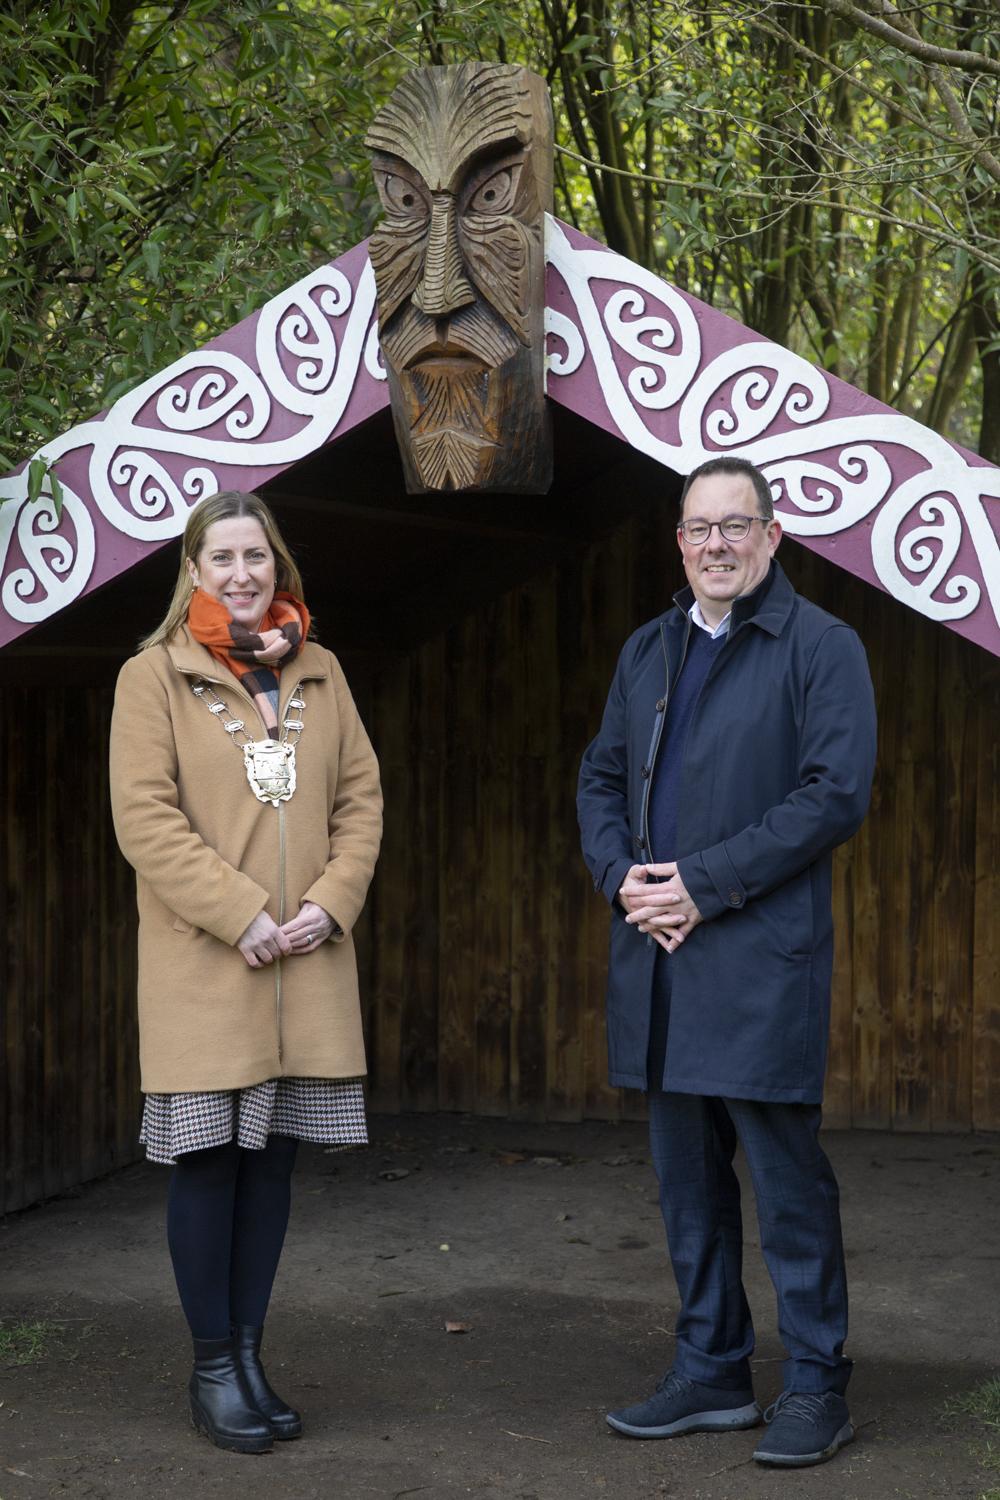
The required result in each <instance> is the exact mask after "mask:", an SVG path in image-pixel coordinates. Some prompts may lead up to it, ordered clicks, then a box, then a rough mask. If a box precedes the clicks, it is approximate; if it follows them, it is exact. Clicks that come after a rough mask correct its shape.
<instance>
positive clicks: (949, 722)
mask: <svg viewBox="0 0 1000 1500" xmlns="http://www.w3.org/2000/svg"><path fill="white" fill-rule="evenodd" d="M935 638H936V644H937V655H938V661H939V667H938V681H939V683H940V685H941V691H940V692H939V694H938V695H937V697H936V698H935V699H932V700H931V702H940V703H941V704H942V709H943V711H942V712H940V713H938V714H937V715H935V718H936V721H937V723H936V730H937V733H936V745H937V755H936V768H937V778H936V782H937V787H936V795H935V798H934V802H933V804H932V808H933V816H934V817H935V820H936V824H937V840H936V847H935V851H934V852H935V860H934V865H935V879H934V899H933V901H932V902H931V903H930V905H929V908H928V909H929V912H930V914H931V918H932V921H933V923H934V1010H933V1014H934V1046H933V1051H932V1068H931V1120H932V1124H933V1127H934V1129H935V1130H936V1131H940V1130H968V1129H969V1128H970V1127H971V1125H972V948H973V931H974V911H975V903H974V900H970V893H971V892H972V891H973V889H974V879H975V868H976V859H975V827H976V799H975V786H976V766H975V754H976V750H977V748H978V745H977V740H976V726H975V719H974V715H973V703H972V698H973V690H974V689H973V682H974V679H975V678H977V677H978V676H979V675H980V672H981V662H982V657H981V653H980V652H979V650H978V649H977V648H976V647H974V646H967V645H966V644H965V643H964V642H962V641H960V640H959V639H958V637H956V636H953V635H952V634H951V633H950V632H949V631H944V630H940V629H938V630H937V631H936V632H935ZM928 706H929V705H928Z"/></svg>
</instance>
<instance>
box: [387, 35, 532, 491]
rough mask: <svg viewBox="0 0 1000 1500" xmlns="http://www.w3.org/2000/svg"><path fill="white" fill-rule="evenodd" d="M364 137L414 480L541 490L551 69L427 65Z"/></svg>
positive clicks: (403, 445)
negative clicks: (539, 73)
mask: <svg viewBox="0 0 1000 1500" xmlns="http://www.w3.org/2000/svg"><path fill="white" fill-rule="evenodd" d="M366 144H367V145H368V146H369V148H370V149H371V150H372V153H373V155H372V169H373V172H374V176H375V183H376V186H377V188H378V192H379V197H380V199H381V201H382V207H383V209H384V210H385V218H384V219H383V221H382V222H381V224H380V225H379V227H378V228H377V229H376V231H375V233H374V234H373V235H372V238H371V241H370V243H369V255H370V257H371V262H372V266H373V268H374V271H375V282H376V286H377V289H378V302H379V336H380V340H381V344H382V350H383V354H384V356H385V361H386V366H387V369H388V375H389V393H390V399H391V402H392V411H393V419H394V422H395V426H396V434H397V438H398V440H399V444H400V450H401V453H402V457H403V464H404V468H405V470H406V480H407V489H408V490H410V492H411V493H413V492H419V491H421V490H451V489H478V490H484V489H489V490H519V491H522V492H529V493H533V492H537V491H539V490H544V489H546V488H547V487H548V482H549V478H550V472H551V455H550V449H549V442H548V428H547V424H546V414H545V406H544V392H543V384H542V373H543V360H544V330H543V319H544V275H545V264H544V216H545V210H546V208H547V207H548V206H549V198H550V196H551V152H552V145H551V117H550V112H549V106H548V96H547V93H546V91H545V87H544V84H543V83H542V80H541V79H539V78H537V77H536V76H535V75H534V74H531V73H528V72H527V70H526V69H524V68H514V67H502V66H498V65H496V64H484V63H464V64H462V65H460V66H458V67H451V68H424V69H421V70H419V71H417V72H414V73H411V74H409V75H408V76H407V77H406V78H405V79H404V80H403V82H402V83H401V84H400V85H399V87H398V88H397V89H396V91H395V92H394V93H393V95H392V96H391V98H390V99H389V101H388V103H387V104H386V105H385V107H384V108H383V109H382V110H380V111H379V113H378V114H377V115H376V117H375V119H374V121H373V122H372V126H371V129H370V131H369V133H368V136H367V138H366Z"/></svg>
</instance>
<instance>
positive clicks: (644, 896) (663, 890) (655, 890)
mask: <svg viewBox="0 0 1000 1500" xmlns="http://www.w3.org/2000/svg"><path fill="white" fill-rule="evenodd" d="M651 876H660V877H661V879H659V880H655V879H653V880H651V879H650V877H651ZM618 901H619V904H620V905H621V906H622V907H623V908H624V910H625V913H626V915H625V920H626V922H628V923H630V924H631V925H632V926H634V927H638V929H639V931H640V932H647V933H648V934H649V936H650V937H651V938H653V939H654V940H655V941H656V942H657V943H659V945H660V947H661V948H663V949H664V951H665V952H667V953H673V951H674V949H675V948H679V947H680V945H681V943H683V941H684V939H685V938H686V937H687V936H688V935H689V933H691V931H692V930H693V929H694V928H695V927H697V925H698V923H699V922H700V921H701V912H700V911H699V910H698V908H697V906H695V904H694V902H693V901H692V900H691V897H690V896H689V895H688V893H687V890H686V889H685V886H684V882H683V880H682V879H681V877H680V875H679V874H678V873H677V866H676V864H674V863H673V862H672V861H668V862H667V863H666V864H662V865H633V866H632V867H631V869H630V870H629V872H628V874H627V875H626V876H625V879H624V880H623V881H622V883H621V886H620V888H619V891H618Z"/></svg>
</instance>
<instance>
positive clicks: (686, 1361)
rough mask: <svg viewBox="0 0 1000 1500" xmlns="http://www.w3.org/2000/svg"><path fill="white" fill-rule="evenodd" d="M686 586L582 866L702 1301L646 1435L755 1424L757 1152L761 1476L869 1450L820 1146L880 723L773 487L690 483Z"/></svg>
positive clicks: (631, 648) (627, 726) (733, 466)
mask: <svg viewBox="0 0 1000 1500" xmlns="http://www.w3.org/2000/svg"><path fill="white" fill-rule="evenodd" d="M677 536H678V542H679V544H680V549H681V553H682V555H683V559H684V571H685V573H686V574H687V579H688V584H689V587H688V588H686V589H683V590H682V591H681V592H680V593H679V594H678V595H677V596H676V599H675V604H676V608H674V609H672V610H670V611H669V612H668V613H667V614H665V615H663V616H662V617H661V618H660V619H658V620H653V621H651V622H650V623H649V624H647V625H644V626H642V627H641V628H640V629H639V630H637V631H636V632H635V634H634V635H633V636H632V637H631V638H630V639H629V641H628V642H627V643H626V645H625V647H624V649H623V651H622V654H621V657H620V658H619V662H618V667H617V671H616V673H615V678H614V681H613V683H612V686H611V692H610V695H609V697H608V702H607V706H606V709H605V712H604V718H603V721H602V724H601V729H600V733H599V734H598V735H597V738H596V739H595V740H594V741H593V743H592V744H591V745H590V746H589V747H588V748H587V751H586V753H585V754H584V757H583V764H582V766H581V770H580V786H579V797H578V810H579V818H580V826H581V831H582V837H583V851H584V857H585V859H586V861H587V865H588V867H589V869H590V872H591V874H592V876H593V879H594V885H595V888H596V889H598V890H601V891H603V892H604V895H605V896H606V897H607V899H608V901H609V903H610V904H611V909H612V914H613V915H612V924H611V956H610V963H609V974H608V1049H609V1061H610V1077H611V1082H612V1083H613V1084H618V1085H622V1086H625V1087H628V1088H642V1089H645V1090H646V1091H647V1093H648V1098H649V1117H650V1139H651V1144H652V1155H653V1162H654V1166H655V1168H656V1173H657V1177H658V1179H659V1183H660V1204H661V1209H662V1213H663V1218H664V1223H665V1225H666V1231H667V1241H668V1245H669V1250H670V1256H671V1261H672V1264H673V1269H674V1275H675V1277H676V1280H677V1288H678V1293H679V1297H680V1311H679V1313H678V1317H677V1325H676V1354H675V1358H674V1364H673V1368H672V1369H671V1370H670V1371H668V1373H667V1375H666V1376H665V1377H664V1379H663V1381H662V1382H661V1383H660V1385H659V1386H658V1387H657V1389H656V1391H655V1392H654V1393H653V1395H652V1396H650V1397H649V1398H648V1399H647V1400H645V1401H641V1402H639V1403H638V1404H637V1405H635V1406H632V1407H629V1408H626V1409H624V1410H622V1411H617V1412H612V1413H610V1414H609V1416H608V1419H607V1420H608V1422H609V1423H610V1424H611V1426H612V1427H614V1428H615V1429H616V1430H617V1431H619V1432H622V1433H625V1434H627V1435H629V1436H631V1437H675V1436H679V1435H680V1434H682V1433H688V1432H705V1431H714V1430H723V1429H732V1428H740V1427H753V1426H756V1425H757V1424H758V1423H759V1422H760V1420H761V1411H760V1407H759V1406H758V1405H757V1403H756V1401H755V1399H754V1394H753V1386H752V1378H751V1372H750V1356H751V1354H752V1352H753V1347H754V1334H753V1325H752V1322H751V1318H750V1310H749V1307H748V1305H747V1301H746V1296H745V1293H744V1290H743V1285H742V1280H741V1265H742V1243H743V1236H742V1224H741V1216H740V1191H739V1184H738V1181H737V1178H736V1175H735V1173H734V1171H733V1166H732V1161H733V1155H734V1152H735V1149H736V1145H737V1142H739V1143H741V1144H742V1146H743V1149H744V1151H745V1153H746V1156H747V1160H748V1163H749V1167H750V1174H751V1177H752V1180H753V1185H754V1192H755V1195H756V1199H757V1214H758V1220H759V1224H760V1240H761V1249H762V1250H763V1253H764V1257H765V1260H766V1262H767V1266H768V1270H769V1271H770V1274H771V1278H772V1280H773V1282H774V1286H775V1290H776V1292H777V1299H778V1325H779V1330H780V1332H781V1336H782V1340H783V1342H784V1344H785V1347H786V1351H787V1354H788V1358H787V1360H786V1362H785V1366H784V1390H783V1391H782V1393H781V1395H780V1396H779V1397H778V1399H777V1400H776V1401H775V1402H774V1404H773V1405H772V1406H771V1407H770V1409H769V1410H768V1412H767V1414H766V1416H767V1422H768V1429H767V1432H766V1434H765V1435H764V1436H763V1438H762V1440H761V1442H760V1444H759V1446H758V1447H757V1450H756V1452H755V1453H754V1458H755V1459H757V1460H758V1461H759V1462H761V1463H770V1464H778V1465H784V1466H802V1465H806V1464H814V1463H819V1462H821V1461H822V1460H824V1459H827V1458H830V1457H831V1456H832V1455H833V1454H834V1453H836V1452H837V1450H838V1449H839V1448H840V1447H842V1446H843V1444H844V1443H847V1442H850V1440H851V1438H852V1437H853V1436H854V1430H853V1428H852V1426H851V1423H850V1419H849V1414H848V1409H847V1403H846V1401H845V1399H844V1392H845V1390H846V1387H847V1381H848V1377H849V1375H850V1370H851V1362H850V1360H848V1359H846V1358H845V1357H844V1354H843V1344H844V1339H845V1337H846V1334H847V1290H846V1278H845V1274H844V1256H843V1245H842V1241H841V1232H840V1216H839V1201H838V1192H837V1183H836V1180H835V1178H834V1175H833V1171H832V1169H831V1167H830V1164H829V1162H828V1161H827V1159H826V1156H825V1155H824V1153H823V1151H822V1149H821V1148H820V1146H819V1144H818V1141H817V1132H818V1130H819V1125H820V1114H821V1111H820V1102H821V1098H822V1089H823V1073H824V1067H825V1061H826V1043H827V1034H828V1029H829V1004H830V976H831V971H832V962H833V920H832V911H831V854H832V851H833V849H834V848H835V847H836V845H838V844H840V843H842V842H843V841H844V840H845V839H848V838H850V837H851V835H852V834H853V833H854V832H855V831H856V830H857V828H858V827H859V825H860V823H861V821H862V819H863V818H864V815H865V812H866V810H867V806H868V799H869V795H870V790H871V778H872V772H873V769H874V763H875V709H874V701H873V695H872V686H871V678H870V676H869V673H868V667H867V662H866V659H865V654H864V650H863V648H862V646H861V643H860V641H859V640H858V638H857V636H856V635H855V634H854V632H853V631H852V630H851V629H849V627H848V626H846V625H844V624H843V623H842V622H841V621H839V620H836V619H834V618H833V617H832V616H831V615H828V614H826V613H824V611H822V610H820V609H818V608H817V607H816V606H815V605H813V604H811V603H809V602H808V601H807V600H805V599H803V598H801V597H800V596H799V595H797V594H796V593H795V592H794V591H793V590H792V588H791V585H790V584H789V582H788V580H787V579H786V577H785V575H784V573H783V572H782V570H781V568H780V567H779V566H778V564H777V563H776V562H775V561H774V553H775V550H776V548H777V546H778V542H779V541H780V538H781V526H780V524H779V522H778V521H777V520H776V519H775V517H774V508H773V504H772V501H771V494H770V491H769V488H768V485H767V482H766V480H765V479H764V476H763V475H762V474H761V473H760V472H759V471H758V470H757V469H755V468H754V467H753V466H752V465H751V464H749V463H746V462H745V461H743V460H741V459H736V458H728V457H726V458H716V459H711V460H709V461H708V462H707V463H705V464H702V465H701V466H700V467H699V468H698V469H696V470H695V471H694V472H693V473H692V474H691V475H690V477H689V478H688V480H687V483H686V484H685V486H684V492H683V495H682V497H681V519H680V525H679V526H678V532H677Z"/></svg>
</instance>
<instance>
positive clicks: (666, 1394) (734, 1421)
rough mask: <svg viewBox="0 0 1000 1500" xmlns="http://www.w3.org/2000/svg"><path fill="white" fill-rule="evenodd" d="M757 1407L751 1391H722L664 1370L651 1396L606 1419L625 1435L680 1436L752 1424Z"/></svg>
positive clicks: (755, 1423)
mask: <svg viewBox="0 0 1000 1500" xmlns="http://www.w3.org/2000/svg"><path fill="white" fill-rule="evenodd" d="M759 1421H760V1407H759V1406H758V1405H757V1403H756V1401H755V1400H754V1399H753V1391H751V1390H743V1391H724V1390H722V1389H721V1388H720V1387H719V1386H717V1385H698V1384H696V1382H695V1381H693V1380H688V1379H687V1377H686V1376H684V1375H679V1374H678V1373H677V1372H676V1370H668V1371H667V1373H666V1375H665V1376H664V1377H663V1379H662V1380H661V1381H660V1383H659V1385H658V1386H657V1387H656V1390H655V1392H654V1394H653V1395H652V1396H650V1397H649V1399H648V1400H647V1401H640V1402H639V1404H638V1405H637V1406H626V1407H624V1408H623V1410H622V1411H609V1412H608V1415H607V1422H608V1425H609V1426H610V1427H613V1428H614V1429H615V1431H616V1432H624V1433H625V1435H626V1437H637V1438H665V1437H680V1436H681V1435H682V1434H683V1433H685V1432H728V1431H731V1430H733V1429H735V1428H738V1427H756V1426H757V1423H758V1422H759Z"/></svg>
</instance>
